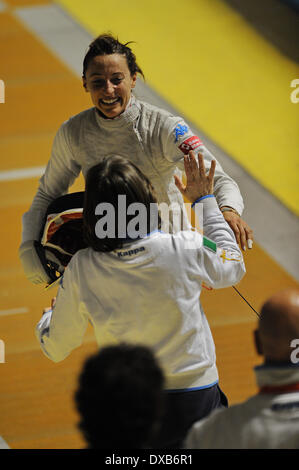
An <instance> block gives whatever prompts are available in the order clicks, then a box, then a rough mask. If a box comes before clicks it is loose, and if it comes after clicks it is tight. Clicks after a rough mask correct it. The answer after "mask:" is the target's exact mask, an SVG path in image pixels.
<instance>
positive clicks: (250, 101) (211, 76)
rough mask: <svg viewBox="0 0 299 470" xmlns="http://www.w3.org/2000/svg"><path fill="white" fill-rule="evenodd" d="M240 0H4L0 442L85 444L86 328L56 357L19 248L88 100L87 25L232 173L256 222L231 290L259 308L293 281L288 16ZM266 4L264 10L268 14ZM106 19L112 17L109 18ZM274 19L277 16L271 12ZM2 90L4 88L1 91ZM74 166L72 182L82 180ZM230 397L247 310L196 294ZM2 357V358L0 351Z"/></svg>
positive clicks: (89, 345)
mask: <svg viewBox="0 0 299 470" xmlns="http://www.w3.org/2000/svg"><path fill="white" fill-rule="evenodd" d="M243 3H250V5H251V6H250V7H247V9H246V8H245V7H244V5H243V6H242V2H241V1H237V0H235V1H233V0H230V1H229V0H227V1H224V0H223V1H222V0H215V1H213V2H210V1H208V0H197V1H196V2H194V1H193V0H185V1H184V2H183V3H182V2H178V1H176V2H173V1H171V0H163V2H160V1H159V0H147V1H143V2H140V1H139V0H130V1H129V2H123V1H122V0H115V2H113V7H112V6H111V5H109V4H107V3H106V2H101V1H96V0H84V2H81V1H79V0H72V1H71V0H60V1H57V2H52V1H46V0H5V1H0V79H1V80H3V82H4V85H5V90H4V91H5V102H4V103H0V116H1V125H0V155H1V159H0V216H1V220H2V223H1V247H0V250H1V264H0V276H1V289H0V340H2V342H3V343H1V344H2V345H3V346H4V353H5V354H4V359H5V362H1V358H0V436H1V437H2V439H1V437H0V448H1V447H2V448H5V447H9V448H12V449H50V448H52V449H53V448H54V449H58V448H60V449H63V448H71V449H74V448H82V447H84V442H83V440H82V437H81V436H80V434H79V432H78V430H77V427H76V426H77V421H78V416H77V414H76V412H75V409H74V404H73V393H74V390H75V388H76V383H77V376H78V373H79V371H80V369H81V367H82V363H83V361H84V360H85V358H86V357H87V356H88V355H89V354H90V353H92V352H94V351H96V349H97V346H96V344H95V341H94V336H93V331H92V329H91V328H90V329H88V331H87V334H86V337H85V340H84V344H83V345H82V346H81V347H80V348H79V349H77V350H75V351H74V352H73V353H72V354H71V355H70V356H69V357H68V358H67V359H66V360H64V361H63V362H62V363H58V364H54V363H52V362H50V361H49V360H48V359H47V358H46V357H45V356H44V355H43V354H42V352H41V350H40V348H39V345H38V343H37V340H36V338H35V335H34V328H35V325H36V323H37V322H38V320H39V318H40V316H41V314H42V310H43V308H44V307H46V306H49V305H50V301H51V298H52V297H53V296H54V295H55V292H53V291H51V290H49V291H45V290H44V289H43V288H41V287H38V286H34V285H31V284H30V283H29V282H28V281H27V280H26V278H25V277H24V274H23V270H22V267H21V265H20V262H19V260H18V254H17V251H18V246H19V244H20V239H21V217H22V214H23V213H24V212H25V211H26V210H28V208H29V206H30V203H31V201H32V199H33V197H34V194H35V192H36V189H37V185H38V178H39V177H40V175H41V174H42V172H43V170H44V167H45V165H46V163H47V161H48V159H49V155H50V151H51V145H52V141H53V138H54V135H55V133H56V131H57V129H58V127H59V126H60V124H61V123H62V122H63V121H65V120H66V119H68V118H69V117H70V116H71V115H74V114H76V113H78V112H80V111H82V110H83V109H86V108H88V107H90V106H91V103H90V99H89V96H88V94H86V93H85V92H84V91H83V88H82V85H81V79H80V76H81V64H82V60H83V56H84V53H85V51H86V49H87V47H88V44H89V42H90V41H91V40H92V38H93V37H95V36H96V35H98V34H100V33H101V32H107V31H110V32H112V33H114V34H115V35H117V36H118V37H119V39H120V40H121V41H130V40H133V41H136V43H135V44H133V45H132V47H133V50H134V52H135V53H136V56H137V59H138V63H139V65H140V66H141V68H142V69H143V71H144V73H145V76H146V83H143V82H141V81H140V82H139V84H138V87H137V90H136V91H137V95H138V96H139V97H141V98H144V99H145V100H147V101H150V102H153V103H154V104H157V105H159V106H161V107H164V108H168V109H170V110H173V111H174V112H175V113H176V114H179V115H182V116H184V118H185V119H186V121H187V122H189V124H190V125H191V127H193V129H194V130H195V131H196V132H197V133H198V135H200V137H201V138H202V139H203V140H204V142H205V143H206V145H207V147H208V148H209V149H210V150H211V151H212V152H213V153H214V155H215V156H216V157H217V159H218V160H219V161H220V162H221V163H222V165H223V167H224V169H225V170H226V171H227V173H229V174H230V175H231V176H232V177H234V179H235V180H236V181H237V182H238V183H239V185H240V188H241V191H242V194H243V197H244V201H245V207H246V209H245V212H244V214H243V218H244V219H245V220H246V221H247V222H248V223H249V224H250V225H251V227H252V228H253V229H254V234H255V242H254V247H253V250H251V251H246V253H245V255H244V256H245V262H246V267H247V274H246V276H245V277H244V279H243V280H242V282H241V283H240V284H239V286H238V289H239V290H240V292H241V293H242V294H243V296H245V298H246V299H247V300H248V301H249V302H250V303H251V304H252V305H253V306H254V308H255V309H257V310H258V309H260V307H261V305H262V303H263V302H264V300H265V299H266V298H267V297H268V296H270V295H271V294H272V293H273V292H275V291H276V290H278V289H282V288H284V287H290V286H298V281H299V270H298V265H299V258H298V252H299V250H298V248H297V247H296V244H297V240H298V235H299V222H298V216H299V209H298V207H299V181H298V174H299V171H298V170H299V168H298V143H299V142H298V140H299V137H298V124H299V119H298V118H299V116H298V112H299V104H296V103H294V102H292V101H291V99H290V96H291V93H292V91H293V90H294V89H293V88H292V87H291V82H292V80H294V79H296V78H299V67H298V56H296V53H297V51H298V47H294V44H296V41H297V44H298V33H296V31H297V32H298V31H299V28H298V16H296V15H295V13H294V11H293V10H291V9H290V8H288V7H287V6H285V5H283V4H282V3H280V2H279V1H277V0H267V1H265V2H263V8H260V2H257V1H256V0H254V1H252V2H243ZM270 13H271V14H270ZM107 18H108V19H107ZM278 20H279V21H278ZM0 101H1V100H0ZM83 187H84V186H83V179H82V177H80V178H79V179H78V181H77V182H76V183H75V185H74V186H73V187H72V188H71V191H73V190H74V191H76V190H81V189H83ZM202 301H203V305H204V308H205V312H206V315H207V317H208V320H209V322H210V325H211V328H212V332H213V335H214V340H215V344H216V352H217V364H218V368H219V375H220V384H221V387H222V389H223V390H224V392H225V393H226V394H227V396H228V398H229V402H230V404H233V403H236V402H239V401H242V400H245V399H246V398H247V397H249V396H250V395H252V394H253V393H255V392H256V391H257V388H256V384H255V378H254V373H253V367H254V366H255V365H258V364H260V363H261V359H260V358H259V357H258V356H257V355H256V353H255V351H254V346H253V335H252V333H253V330H254V329H255V327H256V320H257V317H256V316H255V314H254V312H253V311H252V310H251V309H250V308H249V307H248V305H247V304H246V303H245V302H244V301H243V300H242V299H241V298H240V297H239V296H238V295H237V294H236V292H235V291H234V290H233V289H232V288H229V289H224V290H220V291H205V292H204V293H203V297H202ZM2 359H3V358H2Z"/></svg>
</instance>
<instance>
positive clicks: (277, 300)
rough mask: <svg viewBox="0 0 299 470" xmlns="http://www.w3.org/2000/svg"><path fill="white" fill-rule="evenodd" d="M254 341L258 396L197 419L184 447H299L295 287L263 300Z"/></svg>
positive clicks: (297, 292)
mask: <svg viewBox="0 0 299 470" xmlns="http://www.w3.org/2000/svg"><path fill="white" fill-rule="evenodd" d="M255 345H256V349H257V352H258V353H259V354H261V355H262V356H263V357H264V364H263V365H261V366H257V367H256V368H255V373H256V378H257V384H258V386H259V392H258V393H257V395H254V396H253V397H251V398H249V399H248V400H247V401H245V402H244V403H241V404H238V405H233V406H231V407H230V408H228V409H226V410H219V411H218V410H216V411H214V412H213V413H212V414H211V415H210V416H209V417H207V418H206V419H203V420H202V421H200V422H198V423H195V424H194V425H193V427H192V428H191V430H190V432H189V433H188V436H187V439H186V441H185V444H184V446H185V448H187V449H298V448H299V348H298V346H299V289H294V288H288V289H285V290H283V291H280V292H277V293H275V294H274V295H273V296H271V297H270V298H269V299H268V300H267V301H266V302H265V304H264V305H263V307H262V310H261V315H260V319H259V324H258V329H257V330H256V331H255ZM296 346H297V350H296V349H294V348H295V347H296Z"/></svg>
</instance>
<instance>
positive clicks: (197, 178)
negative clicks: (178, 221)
mask: <svg viewBox="0 0 299 470" xmlns="http://www.w3.org/2000/svg"><path fill="white" fill-rule="evenodd" d="M197 159H198V165H197V163H196V158H195V154H194V152H193V151H192V150H191V151H190V152H189V154H188V155H185V156H184V167H185V173H186V185H184V184H183V183H182V181H181V180H180V178H179V177H178V176H176V175H175V176H174V180H175V185H176V187H177V188H178V190H179V191H180V192H181V194H182V195H183V196H184V197H186V198H187V199H188V200H189V201H190V202H194V201H196V200H197V199H199V198H200V197H202V196H207V195H208V194H213V192H214V174H215V167H216V162H215V160H212V162H211V168H210V171H209V173H208V174H206V170H205V165H204V159H203V156H202V155H201V154H200V153H199V154H198V157H197Z"/></svg>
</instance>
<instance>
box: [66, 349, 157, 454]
mask: <svg viewBox="0 0 299 470" xmlns="http://www.w3.org/2000/svg"><path fill="white" fill-rule="evenodd" d="M164 380H165V379H164V374H163V372H162V370H161V368H160V365H159V363H158V361H157V360H156V358H155V356H154V354H153V353H152V351H151V350H150V349H149V348H147V347H145V346H142V345H129V344H125V343H122V344H120V345H114V346H106V347H105V348H103V349H102V350H101V351H100V352H98V353H97V354H94V355H93V356H91V357H90V358H89V359H87V361H86V362H85V364H84V366H83V370H82V372H81V374H80V377H79V384H78V388H77V391H76V392H75V397H74V398H75V403H76V406H77V410H78V412H79V414H80V418H81V419H80V423H79V428H80V429H81V431H82V433H83V435H84V437H85V440H86V442H87V444H88V446H89V448H91V449H126V448H127V449H128V448H131V449H136V448H139V449H140V448H148V446H149V447H151V441H152V440H153V439H154V438H155V437H156V433H157V432H158V431H159V424H160V420H161V417H162V412H163V406H164V397H163V389H164Z"/></svg>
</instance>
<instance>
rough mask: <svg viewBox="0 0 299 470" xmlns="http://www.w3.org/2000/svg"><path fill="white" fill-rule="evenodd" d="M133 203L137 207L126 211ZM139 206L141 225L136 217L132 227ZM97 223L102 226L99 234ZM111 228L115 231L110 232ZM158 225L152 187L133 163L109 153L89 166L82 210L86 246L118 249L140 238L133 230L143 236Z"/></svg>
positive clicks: (106, 249)
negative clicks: (95, 163)
mask: <svg viewBox="0 0 299 470" xmlns="http://www.w3.org/2000/svg"><path fill="white" fill-rule="evenodd" d="M120 200H121V204H120ZM136 203H139V205H138V207H137V206H135V207H134V206H131V208H130V211H129V212H128V207H129V206H130V205H131V204H136ZM131 209H132V212H133V211H134V213H131ZM138 209H139V212H138V214H139V215H141V217H140V220H142V224H143V226H142V227H141V226H139V225H140V224H139V225H138V222H139V221H138V220H137V221H136V227H135V230H134V225H133V222H132V221H133V219H135V217H136V210H138ZM138 214H137V215H138ZM135 220H136V219H135ZM130 222H131V223H130ZM105 224H106V225H105ZM108 224H109V227H108ZM100 226H101V227H102V228H103V230H102V232H101V235H99V227H100ZM111 227H112V229H113V228H114V229H115V230H112V231H111V230H110V231H109V228H111ZM159 227H160V217H159V214H158V205H157V199H156V195H155V192H154V188H153V186H152V185H151V183H150V181H149V179H148V178H147V177H146V176H145V175H144V174H143V173H142V171H141V170H140V169H139V168H138V167H137V166H136V165H134V163H132V162H130V161H129V160H127V159H126V158H124V157H121V156H117V155H112V156H108V157H105V158H104V159H103V160H102V161H101V162H100V163H98V164H97V165H95V166H94V167H92V168H90V169H89V171H88V173H87V177H86V187H85V197H84V209H83V230H84V239H85V241H86V243H87V245H88V246H90V247H91V248H93V249H94V250H95V251H112V250H115V249H117V248H121V247H122V246H123V243H124V242H125V241H128V239H130V240H132V239H134V238H135V239H136V238H140V236H138V234H137V235H136V236H135V235H134V233H139V234H142V235H143V236H145V235H146V234H147V233H150V232H151V231H153V230H156V229H158V228H159ZM105 234H107V235H105ZM132 234H133V235H132ZM142 235H141V236H142Z"/></svg>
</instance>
